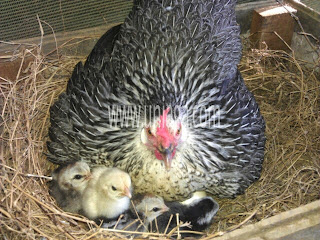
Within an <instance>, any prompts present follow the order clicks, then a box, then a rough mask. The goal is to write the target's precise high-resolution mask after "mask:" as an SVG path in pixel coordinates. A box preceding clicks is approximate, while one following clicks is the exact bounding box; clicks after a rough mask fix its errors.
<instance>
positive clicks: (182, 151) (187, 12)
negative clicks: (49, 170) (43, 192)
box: [48, 0, 265, 200]
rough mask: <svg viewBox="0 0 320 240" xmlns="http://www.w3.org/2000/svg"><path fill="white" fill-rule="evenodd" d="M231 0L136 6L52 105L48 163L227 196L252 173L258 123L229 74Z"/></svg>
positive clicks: (174, 192)
mask: <svg viewBox="0 0 320 240" xmlns="http://www.w3.org/2000/svg"><path fill="white" fill-rule="evenodd" d="M235 3H236V1H235V0H210V1H209V0H207V1H205V0H141V1H136V2H135V4H134V7H133V9H132V11H131V13H130V14H129V16H128V17H127V18H126V20H125V21H124V23H123V24H122V25H121V26H116V27H113V28H112V29H111V30H109V31H108V32H107V33H106V34H105V35H104V36H103V37H102V38H101V39H100V40H99V41H98V43H97V45H96V46H95V48H94V49H93V51H92V52H91V54H90V55H89V57H88V59H87V61H86V63H85V64H84V65H83V64H82V63H78V64H77V65H76V67H75V69H74V72H73V74H72V76H71V78H70V80H69V82H68V86H67V90H66V92H65V93H63V94H61V96H60V97H59V99H58V101H57V102H56V103H55V104H54V105H53V106H52V108H51V111H50V114H51V127H50V129H49V136H50V141H49V142H48V149H49V154H48V159H49V160H50V161H51V162H54V163H57V164H66V163H68V162H73V161H75V160H79V159H80V160H82V161H85V162H87V163H88V164H89V165H90V166H93V165H106V166H114V167H118V168H121V169H123V170H125V171H127V172H128V173H129V174H130V176H131V178H132V182H133V185H134V189H135V192H137V193H146V192H149V193H153V194H156V195H160V196H162V197H164V198H165V199H166V200H184V199H186V198H187V197H189V196H190V195H191V194H192V193H193V192H195V191H201V190H203V191H206V192H209V193H211V194H214V195H216V196H219V197H234V196H236V195H238V194H242V193H243V192H244V190H245V189H246V188H247V187H248V186H249V185H250V184H251V183H253V182H254V181H256V180H257V179H258V178H259V177H260V172H261V166H262V162H263V157H264V145H265V135H264V129H265V123H264V120H263V117H262V116H261V114H260V111H259V107H258V105H257V103H256V101H255V98H254V96H253V95H252V93H251V92H250V91H249V90H248V89H247V87H246V86H245V84H244V81H243V78H242V77H241V74H240V73H239V71H238V69H237V64H238V63H239V61H240V57H241V42H240V35H239V33H240V30H239V26H238V25H237V23H236V17H235Z"/></svg>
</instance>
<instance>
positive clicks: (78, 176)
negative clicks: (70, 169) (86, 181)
mask: <svg viewBox="0 0 320 240" xmlns="http://www.w3.org/2000/svg"><path fill="white" fill-rule="evenodd" d="M73 178H74V179H81V178H82V175H79V174H77V175H75V176H74V177H73Z"/></svg>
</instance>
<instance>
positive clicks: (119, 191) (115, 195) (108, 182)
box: [82, 167, 132, 220]
mask: <svg viewBox="0 0 320 240" xmlns="http://www.w3.org/2000/svg"><path fill="white" fill-rule="evenodd" d="M131 191H132V187H131V179H130V176H129V174H128V173H126V172H124V171H122V170H120V169H118V168H107V167H98V168H95V169H93V170H92V179H91V181H90V182H89V184H88V186H87V188H86V189H85V191H84V193H83V196H82V210H83V212H82V213H83V214H84V215H85V216H86V217H88V218H90V219H92V220H105V219H114V218H117V217H119V216H120V214H122V213H124V212H125V211H126V210H128V209H129V206H130V198H131Z"/></svg>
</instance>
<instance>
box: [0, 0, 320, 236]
mask: <svg viewBox="0 0 320 240" xmlns="http://www.w3.org/2000/svg"><path fill="white" fill-rule="evenodd" d="M132 4H133V2H132V1H127V0H114V1H102V0H99V1H95V0H88V1H78V0H77V1H67V0H60V1H26V0H23V1H22V0H21V1H2V2H1V4H0V9H1V17H0V18H1V21H0V91H1V92H0V96H1V97H0V114H1V115H0V134H1V135H0V141H1V144H0V161H1V162H0V166H1V167H0V179H1V181H0V219H1V221H0V235H1V236H2V237H1V239H93V238H107V239H111V238H114V239H118V238H129V236H128V234H126V233H125V232H122V231H119V230H114V229H104V228H101V226H99V225H97V224H96V223H94V222H93V221H91V220H89V219H87V218H85V217H83V216H81V215H76V214H71V213H67V212H64V211H63V210H61V209H60V208H59V206H57V204H56V202H55V200H54V199H53V198H52V197H51V196H50V195H49V193H48V187H47V182H48V179H49V178H48V177H50V175H51V172H52V170H53V169H54V168H55V167H56V166H55V165H53V164H52V163H50V162H49V161H47V160H46V152H47V149H46V141H47V140H48V127H49V124H50V122H49V119H50V114H49V109H50V106H51V105H52V104H53V103H54V102H55V101H56V100H57V98H58V96H59V94H61V93H62V92H64V91H65V89H66V84H67V82H68V79H69V77H70V76H71V73H72V71H73V69H74V66H75V65H76V64H77V63H78V62H79V61H85V60H86V57H87V56H88V54H89V53H90V51H91V49H92V48H93V46H94V44H95V43H96V42H97V40H98V39H99V37H100V36H101V35H102V34H104V33H105V32H106V31H107V30H108V29H109V28H110V27H111V26H114V25H117V24H120V23H121V22H123V20H124V19H125V17H126V16H127V15H128V13H129V11H130V10H131V8H132ZM236 14H237V21H238V23H239V24H240V27H241V39H242V47H243V53H242V60H241V62H240V64H239V66H238V67H239V70H240V72H241V74H242V76H243V78H244V80H245V83H246V85H247V86H248V88H249V89H250V91H252V93H253V94H254V96H255V98H256V100H257V102H258V104H259V107H260V110H261V112H262V115H263V117H264V119H265V121H266V137H267V142H266V148H265V149H266V151H265V159H264V163H263V170H262V175H261V177H260V179H259V180H258V181H257V182H255V183H254V184H253V185H251V186H250V187H249V188H248V189H247V190H246V191H245V194H243V195H240V196H238V197H236V198H235V199H220V198H216V197H215V200H216V201H217V202H218V203H219V205H220V208H219V211H218V214H217V215H216V216H215V217H214V220H213V223H212V226H211V227H210V228H208V229H207V230H206V231H205V232H203V233H198V235H197V237H199V238H202V239H212V238H215V239H251V238H252V239H320V233H319V231H318V229H319V228H320V215H319V213H320V211H319V210H320V202H319V197H320V195H319V194H320V130H319V129H320V110H319V109H320V101H319V98H320V97H319V96H320V43H319V39H320V27H319V26H320V4H319V1H316V0H301V1H298V0H287V1H275V0H268V1H255V0H238V3H237V6H236ZM299 234H300V235H299ZM301 236H303V238H301ZM137 237H138V238H150V239H166V238H167V239H171V238H179V230H178V229H176V231H173V232H170V233H165V234H164V233H141V235H138V236H137Z"/></svg>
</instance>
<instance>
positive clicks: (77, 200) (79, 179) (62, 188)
mask: <svg viewBox="0 0 320 240" xmlns="http://www.w3.org/2000/svg"><path fill="white" fill-rule="evenodd" d="M90 179H91V172H90V168H89V166H88V164H87V163H85V162H81V161H78V162H75V163H71V164H68V165H66V166H60V167H58V168H57V169H56V170H55V171H54V172H53V173H52V181H50V182H49V192H50V194H51V196H53V197H54V198H55V200H56V201H57V204H58V206H59V207H61V208H62V209H63V210H64V211H67V212H72V213H79V211H80V210H81V198H82V194H83V192H84V190H85V188H86V187H87V185H88V183H89V180H90Z"/></svg>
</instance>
